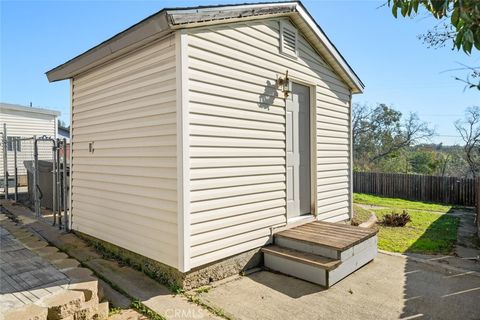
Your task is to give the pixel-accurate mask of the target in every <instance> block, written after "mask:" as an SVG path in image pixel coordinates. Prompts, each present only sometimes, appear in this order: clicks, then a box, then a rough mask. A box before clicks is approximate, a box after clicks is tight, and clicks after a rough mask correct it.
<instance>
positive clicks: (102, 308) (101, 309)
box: [97, 302, 110, 320]
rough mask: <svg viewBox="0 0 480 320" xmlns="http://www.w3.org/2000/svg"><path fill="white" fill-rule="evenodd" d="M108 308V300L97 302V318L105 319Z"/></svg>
mask: <svg viewBox="0 0 480 320" xmlns="http://www.w3.org/2000/svg"><path fill="white" fill-rule="evenodd" d="M109 312H110V308H109V307H108V302H102V303H100V304H98V311H97V319H98V320H105V319H107V318H108V314H109Z"/></svg>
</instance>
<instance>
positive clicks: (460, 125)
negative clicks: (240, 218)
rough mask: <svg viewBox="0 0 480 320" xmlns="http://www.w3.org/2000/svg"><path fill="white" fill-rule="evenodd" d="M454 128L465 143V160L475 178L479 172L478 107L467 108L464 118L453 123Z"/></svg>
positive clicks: (479, 133)
mask: <svg viewBox="0 0 480 320" xmlns="http://www.w3.org/2000/svg"><path fill="white" fill-rule="evenodd" d="M455 128H456V129H457V131H458V133H459V134H460V136H461V137H462V140H463V142H464V143H465V145H464V147H463V151H464V156H465V160H466V161H467V163H468V166H469V168H470V173H471V174H472V176H473V178H475V177H476V176H477V175H478V172H479V170H480V107H478V106H474V107H470V108H467V110H466V111H465V118H464V119H463V120H457V121H455Z"/></svg>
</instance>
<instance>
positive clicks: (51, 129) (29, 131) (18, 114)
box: [0, 109, 57, 177]
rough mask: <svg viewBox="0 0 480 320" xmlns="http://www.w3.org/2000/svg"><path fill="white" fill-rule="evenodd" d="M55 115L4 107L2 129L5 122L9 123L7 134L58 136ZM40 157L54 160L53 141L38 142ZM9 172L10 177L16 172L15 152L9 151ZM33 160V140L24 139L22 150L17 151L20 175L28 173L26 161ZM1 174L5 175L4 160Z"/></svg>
mask: <svg viewBox="0 0 480 320" xmlns="http://www.w3.org/2000/svg"><path fill="white" fill-rule="evenodd" d="M56 119H57V117H56V116H54V115H48V114H40V113H35V112H25V111H17V110H8V109H2V110H1V111H0V131H1V132H3V123H6V124H7V136H12V137H23V138H31V137H33V136H34V135H36V136H47V137H51V138H56V125H57V124H56V121H57V120H56ZM38 159H40V160H52V159H53V155H52V143H51V142H47V141H45V142H43V141H41V142H38ZM7 160H8V173H9V175H10V177H13V175H14V174H15V169H14V152H13V150H12V151H7ZM26 160H29V161H33V141H31V140H29V141H22V142H21V151H20V152H17V170H18V171H17V172H18V175H26V174H27V170H26V169H25V166H24V164H23V162H24V161H26ZM0 172H1V173H0V175H1V176H2V177H3V160H0Z"/></svg>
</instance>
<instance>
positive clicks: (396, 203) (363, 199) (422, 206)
mask: <svg viewBox="0 0 480 320" xmlns="http://www.w3.org/2000/svg"><path fill="white" fill-rule="evenodd" d="M353 202H355V203H361V204H368V205H372V206H379V207H388V208H397V209H401V210H407V209H412V210H421V211H436V212H448V210H450V209H451V208H452V206H448V205H442V204H436V203H428V202H420V201H410V200H403V199H398V198H384V197H380V196H372V195H369V194H364V193H354V194H353Z"/></svg>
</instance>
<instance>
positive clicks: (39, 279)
mask: <svg viewBox="0 0 480 320" xmlns="http://www.w3.org/2000/svg"><path fill="white" fill-rule="evenodd" d="M22 236H23V237H29V238H30V237H31V235H28V234H23V233H21V232H18V233H17V237H22ZM29 243H30V244H31V245H34V246H36V247H37V248H44V247H46V246H47V244H46V243H44V242H41V241H37V240H36V239H32V241H30V242H29ZM0 279H1V283H0V310H9V309H15V308H20V307H22V306H23V305H26V304H32V303H34V302H37V301H38V300H40V299H41V298H43V297H46V296H49V295H52V294H54V293H55V292H58V291H60V290H63V289H67V287H68V284H69V283H70V279H69V278H68V277H67V276H66V275H65V274H64V273H62V272H61V271H60V270H58V269H57V268H56V267H54V266H53V265H52V264H50V263H49V262H48V261H47V260H45V259H44V258H42V257H40V256H39V255H37V254H35V253H34V252H32V251H30V250H29V249H28V248H27V247H25V245H23V244H22V243H21V242H20V241H18V240H17V239H16V238H15V237H14V236H13V235H12V234H11V233H10V232H8V231H7V230H6V229H4V228H3V227H1V226H0Z"/></svg>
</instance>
